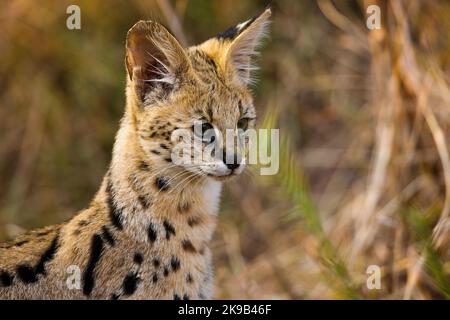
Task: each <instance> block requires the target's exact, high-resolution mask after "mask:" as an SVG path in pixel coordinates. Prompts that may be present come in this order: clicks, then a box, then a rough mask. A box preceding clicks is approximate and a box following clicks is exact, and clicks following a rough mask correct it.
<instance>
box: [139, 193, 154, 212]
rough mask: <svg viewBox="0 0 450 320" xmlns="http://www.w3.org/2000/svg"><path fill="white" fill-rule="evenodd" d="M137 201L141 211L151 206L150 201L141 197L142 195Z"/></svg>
mask: <svg viewBox="0 0 450 320" xmlns="http://www.w3.org/2000/svg"><path fill="white" fill-rule="evenodd" d="M138 200H139V203H140V204H141V206H142V209H144V210H146V209H148V208H149V207H150V206H151V204H152V201H151V200H150V199H148V198H147V197H145V196H142V195H140V196H139V197H138Z"/></svg>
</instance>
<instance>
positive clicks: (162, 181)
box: [155, 177, 169, 191]
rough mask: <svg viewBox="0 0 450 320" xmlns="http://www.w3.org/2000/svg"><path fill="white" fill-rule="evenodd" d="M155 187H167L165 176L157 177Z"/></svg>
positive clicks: (166, 188) (165, 189)
mask: <svg viewBox="0 0 450 320" xmlns="http://www.w3.org/2000/svg"><path fill="white" fill-rule="evenodd" d="M155 185H156V187H157V188H158V189H159V190H161V191H167V190H168V189H169V183H168V182H167V180H166V179H165V178H162V177H157V178H156V180H155Z"/></svg>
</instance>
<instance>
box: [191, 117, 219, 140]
mask: <svg viewBox="0 0 450 320" xmlns="http://www.w3.org/2000/svg"><path fill="white" fill-rule="evenodd" d="M192 129H193V130H194V134H195V135H196V136H197V137H198V138H200V139H202V141H203V142H214V141H215V140H216V137H215V133H214V127H213V126H212V125H211V124H210V123H208V122H203V123H202V124H201V127H200V128H196V126H195V125H194V126H193V127H192Z"/></svg>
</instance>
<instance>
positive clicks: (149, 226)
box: [147, 222, 157, 243]
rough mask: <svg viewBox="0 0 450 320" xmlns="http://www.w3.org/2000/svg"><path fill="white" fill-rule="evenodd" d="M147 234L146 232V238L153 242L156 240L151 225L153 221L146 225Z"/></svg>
mask: <svg viewBox="0 0 450 320" xmlns="http://www.w3.org/2000/svg"><path fill="white" fill-rule="evenodd" d="M147 234H148V239H149V240H150V242H152V243H153V242H155V241H156V238H157V234H156V229H155V226H154V225H153V223H151V222H150V224H149V225H148V230H147Z"/></svg>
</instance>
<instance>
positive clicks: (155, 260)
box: [153, 258, 161, 268]
mask: <svg viewBox="0 0 450 320" xmlns="http://www.w3.org/2000/svg"><path fill="white" fill-rule="evenodd" d="M160 265H161V261H159V259H158V258H155V259H153V266H154V267H155V268H159V266H160Z"/></svg>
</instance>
